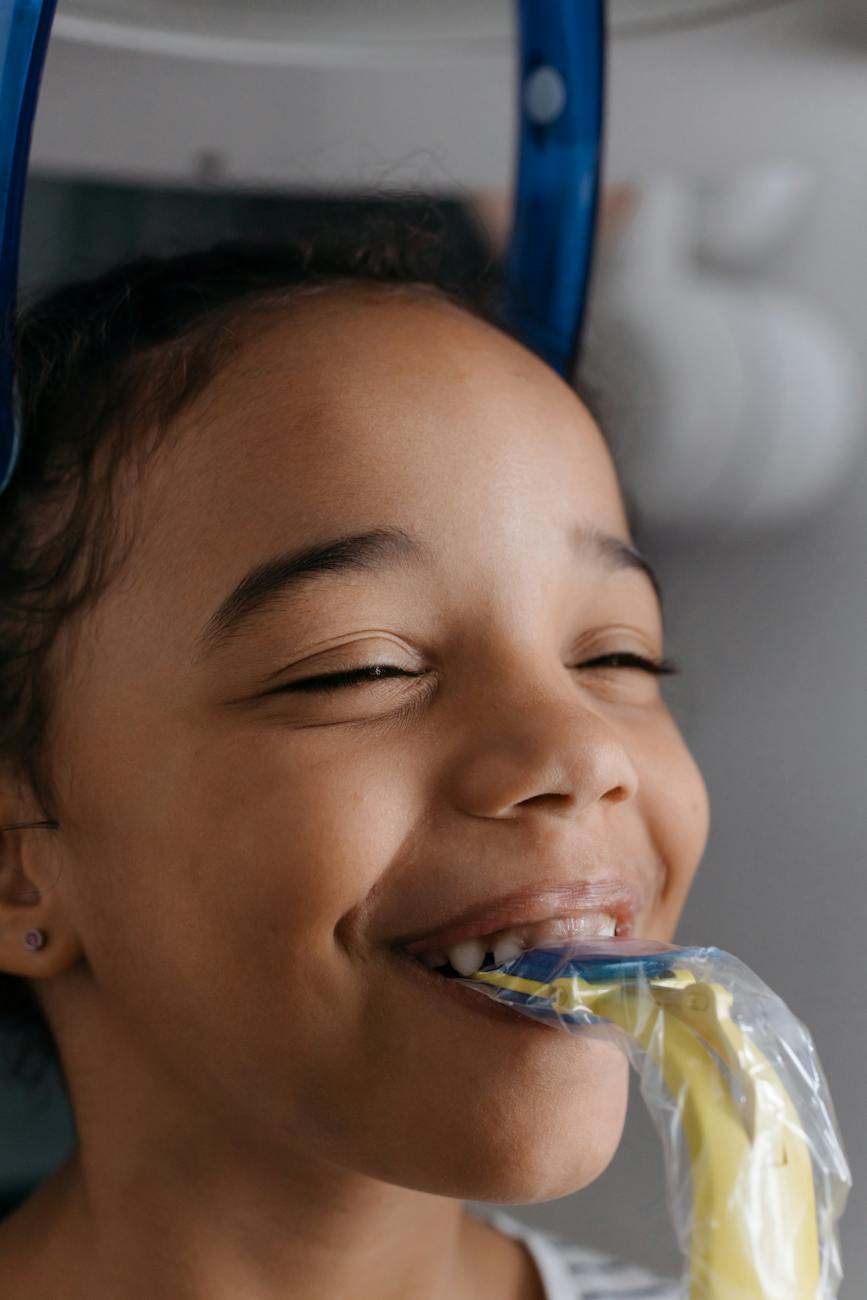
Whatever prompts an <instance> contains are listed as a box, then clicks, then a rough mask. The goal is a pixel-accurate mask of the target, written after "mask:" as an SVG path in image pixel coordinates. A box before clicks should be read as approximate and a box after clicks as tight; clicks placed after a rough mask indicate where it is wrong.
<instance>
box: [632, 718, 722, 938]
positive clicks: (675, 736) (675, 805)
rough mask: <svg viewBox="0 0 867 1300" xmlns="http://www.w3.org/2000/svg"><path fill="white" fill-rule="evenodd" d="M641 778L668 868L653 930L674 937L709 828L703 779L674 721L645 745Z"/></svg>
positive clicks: (644, 804)
mask: <svg viewBox="0 0 867 1300" xmlns="http://www.w3.org/2000/svg"><path fill="white" fill-rule="evenodd" d="M640 775H641V780H640V795H639V798H640V803H641V810H642V815H643V818H644V822H645V825H646V826H647V828H648V831H649V833H650V836H651V839H652V842H653V846H654V848H655V850H656V852H657V855H658V857H659V859H660V861H661V863H662V865H663V867H664V870H665V875H664V881H663V888H662V891H661V894H660V898H659V902H658V906H657V909H656V912H655V915H654V926H655V929H656V930H658V931H659V937H661V938H670V937H671V934H673V932H674V927H675V926H676V924H677V921H678V919H679V917H680V913H681V911H682V910H683V906H684V903H685V901H686V896H687V894H688V892H689V889H690V886H691V884H692V881H693V878H694V876H695V873H696V871H697V869H698V866H699V863H700V862H701V858H702V856H703V854H704V851H705V848H706V846H707V840H708V833H709V830H710V804H709V799H708V792H707V787H706V785H705V782H704V778H703V777H702V774H701V772H700V770H699V768H698V765H697V764H696V762H695V759H694V758H693V757H692V754H691V753H690V752H689V750H688V749H687V747H686V744H685V742H684V740H683V737H682V735H681V733H680V731H679V730H678V728H677V727H676V725H675V723H674V721H673V720H672V719H669V720H667V722H666V725H665V727H664V728H663V729H662V730H661V731H660V733H659V735H658V736H657V737H655V738H654V741H653V743H652V744H650V745H648V746H646V748H645V750H644V752H643V754H642V763H641V774H640Z"/></svg>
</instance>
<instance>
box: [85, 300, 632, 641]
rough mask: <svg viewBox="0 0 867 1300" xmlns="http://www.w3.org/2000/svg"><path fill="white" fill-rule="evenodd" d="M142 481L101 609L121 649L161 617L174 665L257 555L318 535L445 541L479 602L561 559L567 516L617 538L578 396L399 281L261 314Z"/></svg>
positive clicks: (445, 570)
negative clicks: (127, 569)
mask: <svg viewBox="0 0 867 1300" xmlns="http://www.w3.org/2000/svg"><path fill="white" fill-rule="evenodd" d="M135 491H136V492H137V494H139V503H138V504H139V509H140V514H139V518H140V519H141V521H142V523H141V527H140V532H139V536H138V540H137V543H136V547H135V551H134V558H133V560H132V566H131V567H132V569H133V573H132V580H131V581H130V582H129V583H128V584H126V585H125V587H124V589H123V590H124V592H125V595H121V597H120V599H121V603H122V604H123V605H124V608H121V609H115V610H114V614H112V611H111V600H109V602H107V607H106V608H104V610H103V613H104V614H105V615H106V616H107V617H108V619H109V620H111V621H113V622H114V626H115V631H117V629H118V628H120V627H121V626H123V628H124V629H125V631H124V638H123V639H124V640H125V641H127V644H128V630H129V628H130V627H131V626H132V625H134V624H138V626H139V627H140V628H141V629H142V638H141V644H142V645H143V644H145V642H146V641H150V640H153V636H152V633H151V632H147V633H146V634H145V629H146V628H150V629H153V628H166V629H168V628H171V629H172V631H171V636H168V635H163V634H161V636H160V638H159V640H160V646H161V649H160V653H161V654H164V655H165V656H166V658H167V660H169V659H171V658H172V656H174V655H177V654H178V653H180V654H182V655H186V654H187V653H190V654H192V647H193V646H194V644H195V642H196V641H197V639H198V635H199V631H200V629H201V626H202V624H203V623H204V622H205V621H206V619H207V617H208V615H209V614H210V613H211V612H212V611H213V610H214V609H215V608H216V607H217V606H218V605H219V603H220V602H221V600H223V599H224V598H225V596H226V593H227V591H228V590H229V589H230V588H231V587H232V586H234V584H235V583H236V582H237V581H238V579H239V578H240V577H241V576H242V575H243V574H244V573H245V572H246V571H247V570H249V569H250V567H251V566H253V565H255V564H257V563H261V562H262V561H264V560H267V559H268V558H269V557H270V556H272V555H274V554H275V553H277V552H281V551H286V550H288V549H291V548H293V547H295V548H300V547H303V546H305V545H307V546H313V545H315V544H316V543H317V542H319V541H321V540H322V539H323V538H330V537H333V536H341V535H342V536H347V535H350V534H354V533H361V532H366V531H368V530H371V529H377V528H382V527H397V528H402V529H404V530H406V531H407V532H408V533H411V534H413V535H414V536H416V537H420V538H421V539H422V540H423V541H424V542H425V543H427V549H428V550H429V551H430V552H431V553H433V554H434V555H435V556H436V560H437V564H438V566H439V577H440V579H441V586H442V584H445V586H446V587H448V586H449V584H452V583H454V584H461V583H462V584H463V586H464V587H465V589H466V591H470V590H471V589H473V588H474V590H475V592H476V594H477V595H481V596H483V598H484V599H487V593H488V592H489V591H490V592H492V593H493V590H494V583H496V584H497V585H498V587H499V589H501V590H502V591H503V592H504V593H505V591H506V588H507V587H508V594H505V595H504V596H503V599H504V600H505V601H508V602H511V601H512V600H513V599H515V598H516V597H514V596H513V595H512V593H513V592H517V593H520V591H521V590H527V589H528V586H529V585H535V586H536V587H538V583H539V571H540V565H541V566H543V567H544V566H546V565H547V566H550V563H551V556H552V555H553V554H555V552H556V551H557V550H558V549H559V550H560V551H562V553H563V555H564V557H565V556H566V555H567V553H568V551H567V547H568V538H569V536H570V535H571V534H572V533H573V531H574V528H575V525H576V522H579V523H581V524H583V525H586V526H587V527H588V528H590V529H595V530H598V531H600V532H602V533H607V534H609V535H616V536H619V537H622V538H627V537H628V528H627V524H626V520H625V517H624V512H623V506H622V502H621V497H620V492H619V487H618V483H617V478H616V474H615V472H614V469H613V466H612V463H611V460H610V457H609V455H608V452H607V449H606V447H605V443H604V440H603V438H602V437H601V434H600V433H599V431H598V429H597V428H596V426H595V424H594V423H593V421H592V419H591V417H590V416H589V414H588V412H587V411H586V409H585V408H584V407H583V406H582V405H581V403H580V402H579V401H578V399H577V398H576V396H575V395H574V393H573V392H572V391H571V390H570V389H569V388H568V387H567V386H566V385H565V384H564V383H562V382H561V380H560V379H559V378H558V377H557V376H556V375H555V374H554V373H553V371H551V370H550V369H549V368H548V367H547V366H545V365H544V364H543V363H542V362H540V361H538V360H537V359H536V358H535V357H534V356H532V355H531V354H530V353H528V352H526V351H525V350H524V349H523V348H522V347H520V346H519V345H518V344H517V343H515V342H513V341H512V340H510V339H508V338H507V337H506V336H505V335H503V334H501V333H500V332H499V331H497V330H495V329H494V328H492V327H490V326H488V325H486V324H484V323H482V322H480V321H478V320H476V319H474V318H473V317H471V316H470V315H468V314H467V313H465V312H463V311H461V310H460V309H459V308H456V307H454V306H452V305H451V304H448V303H444V302H441V301H437V300H435V299H434V300H432V299H427V300H425V299H423V298H413V297H410V296H408V295H406V294H394V293H383V292H374V293H370V292H367V293H362V292H359V293H348V294H347V293H343V294H339V295H338V294H330V295H329V294H326V295H322V296H319V297H313V298H311V299H309V300H307V301H305V302H302V303H301V304H297V305H295V306H294V307H293V308H292V309H291V310H288V311H286V312H285V313H283V314H280V315H272V316H269V318H268V319H267V321H266V322H265V323H264V324H263V325H262V327H261V328H257V329H255V330H254V331H252V332H251V333H250V336H249V339H248V340H247V341H245V344H244V346H243V347H242V348H240V349H239V352H238V353H237V354H236V355H235V356H234V357H233V358H231V359H230V360H229V362H228V364H226V365H224V367H223V369H222V370H221V371H220V373H219V374H218V376H217V377H216V378H215V380H214V382H213V383H212V384H210V385H209V387H208V389H207V390H206V391H205V393H204V394H203V395H202V397H201V398H200V399H199V400H198V401H197V402H196V403H195V404H194V405H193V406H192V407H191V408H190V409H189V410H188V411H187V412H186V414H185V415H184V416H183V417H182V418H181V419H180V421H179V422H178V426H177V429H176V430H175V431H173V436H172V437H171V438H170V439H168V440H167V441H166V442H165V443H164V444H162V446H161V447H160V449H159V451H158V452H157V453H156V455H155V457H154V459H153V462H152V463H150V464H148V465H147V466H146V467H145V471H144V474H143V475H142V477H141V478H140V479H139V480H138V482H137V484H136V485H135ZM548 571H549V572H550V568H549V570H548ZM492 598H494V597H493V596H492ZM110 639H111V636H110ZM169 642H171V645H170V644H169ZM125 653H126V652H125Z"/></svg>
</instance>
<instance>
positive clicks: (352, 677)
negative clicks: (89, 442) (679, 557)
mask: <svg viewBox="0 0 867 1300" xmlns="http://www.w3.org/2000/svg"><path fill="white" fill-rule="evenodd" d="M612 659H616V660H617V661H618V662H617V663H611V662H610V661H611V660H612ZM577 666H578V667H579V668H599V667H603V666H604V667H606V668H628V669H633V670H634V669H636V668H637V669H640V670H641V671H642V672H646V673H651V674H653V675H654V676H656V677H663V676H669V675H671V674H674V673H678V672H680V669H679V668H678V666H677V664H676V663H675V662H674V660H673V659H645V658H644V656H643V655H636V654H631V653H629V652H628V651H622V652H616V653H612V654H608V655H599V656H597V658H596V659H591V660H589V661H588V662H587V663H586V664H579V665H577ZM422 675H423V674H422V673H412V672H409V671H408V670H407V669H405V668H398V667H397V666H396V665H395V664H367V665H366V666H365V667H364V668H348V669H346V671H345V672H341V673H327V674H323V675H321V676H319V677H303V678H302V679H301V680H300V681H297V682H288V683H287V684H286V685H285V686H282V687H280V688H279V689H280V690H281V691H311V692H318V691H321V692H323V693H325V694H331V693H332V692H334V691H339V690H344V689H346V688H350V687H353V686H363V685H365V684H366V683H367V684H369V683H371V682H377V681H384V680H385V678H386V677H421V676H422Z"/></svg>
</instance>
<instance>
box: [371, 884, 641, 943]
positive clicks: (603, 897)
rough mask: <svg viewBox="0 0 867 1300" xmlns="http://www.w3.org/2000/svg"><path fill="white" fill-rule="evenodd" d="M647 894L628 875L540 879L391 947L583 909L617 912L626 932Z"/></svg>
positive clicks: (457, 938)
mask: <svg viewBox="0 0 867 1300" xmlns="http://www.w3.org/2000/svg"><path fill="white" fill-rule="evenodd" d="M646 900H647V890H646V889H645V888H643V887H642V885H640V884H639V883H638V882H637V881H633V880H626V879H624V878H618V879H612V878H608V879H605V880H600V879H597V880H584V881H573V882H572V883H570V884H563V883H562V880H561V882H560V883H557V884H553V883H552V884H548V885H546V884H544V883H543V882H536V883H534V884H533V885H532V886H530V887H525V888H524V889H521V890H518V891H517V892H515V893H512V894H505V895H502V896H501V897H499V898H494V899H487V900H486V901H485V902H483V903H481V904H476V905H475V906H474V907H471V908H468V909H467V910H465V911H463V912H460V913H458V914H457V915H456V916H452V917H450V918H448V919H447V920H445V921H441V922H438V923H437V924H436V925H435V926H434V927H430V926H428V927H427V928H426V929H425V930H423V931H415V932H414V933H412V934H406V935H401V936H400V937H398V938H397V939H393V940H392V947H395V948H401V949H403V950H404V951H407V952H410V953H417V952H422V951H425V950H431V949H441V948H447V947H450V946H451V945H452V944H456V943H461V942H462V941H463V940H464V939H475V938H481V937H482V936H483V935H488V934H495V933H496V932H497V931H498V930H508V929H511V928H512V927H514V926H520V925H532V924H533V923H534V922H536V921H546V920H548V919H549V918H552V917H561V916H570V915H572V914H573V913H580V912H585V913H586V912H605V913H607V914H609V915H610V916H613V917H614V919H615V921H616V923H617V928H618V930H619V931H620V932H621V933H629V932H630V931H631V930H632V927H633V925H634V923H635V919H636V917H637V915H638V913H639V912H641V911H642V910H643V908H644V906H645V904H646Z"/></svg>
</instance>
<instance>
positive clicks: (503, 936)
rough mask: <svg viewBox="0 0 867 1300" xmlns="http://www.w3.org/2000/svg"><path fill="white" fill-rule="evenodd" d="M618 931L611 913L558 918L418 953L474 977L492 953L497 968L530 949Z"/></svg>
mask: <svg viewBox="0 0 867 1300" xmlns="http://www.w3.org/2000/svg"><path fill="white" fill-rule="evenodd" d="M616 928H617V922H616V919H615V918H614V917H613V916H612V915H611V914H610V913H608V912H584V913H582V914H581V915H578V916H558V917H554V918H552V919H550V920H548V921H537V922H536V923H535V924H533V925H517V926H513V927H512V928H511V929H510V930H498V931H497V932H496V933H494V934H488V935H480V936H479V937H477V938H475V939H463V940H461V942H460V943H453V944H450V945H449V946H448V947H446V948H440V949H436V950H433V951H428V952H421V953H418V954H417V955H418V958H419V961H422V962H424V964H425V966H429V967H430V968H431V969H433V968H434V967H436V966H445V964H446V962H451V964H452V966H453V967H454V968H455V970H456V971H457V972H458V973H459V974H460V975H464V976H469V975H474V974H475V973H476V971H477V970H478V969H479V968H480V967H481V966H483V965H484V964H485V957H486V955H487V954H488V953H492V954H493V957H494V965H495V966H501V965H502V964H503V963H504V962H507V961H511V960H512V958H513V957H517V956H518V955H519V953H522V952H524V950H525V949H527V948H537V947H540V946H542V945H543V944H544V943H546V942H547V943H551V942H556V941H557V940H564V939H589V938H608V937H611V936H613V935H614V933H615V931H616Z"/></svg>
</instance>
